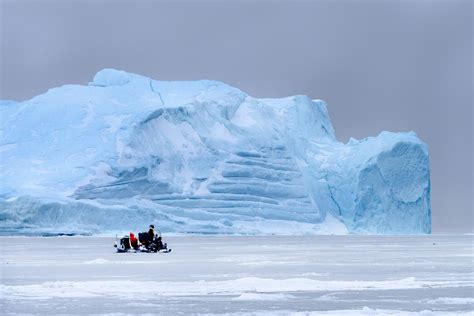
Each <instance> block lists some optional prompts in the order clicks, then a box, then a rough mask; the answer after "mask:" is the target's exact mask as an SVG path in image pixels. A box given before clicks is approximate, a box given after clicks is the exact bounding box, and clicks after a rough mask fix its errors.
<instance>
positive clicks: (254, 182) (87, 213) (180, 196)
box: [0, 69, 431, 234]
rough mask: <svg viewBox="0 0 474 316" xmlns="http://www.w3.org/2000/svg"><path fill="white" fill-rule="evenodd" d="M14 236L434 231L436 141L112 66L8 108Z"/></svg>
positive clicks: (1, 144)
mask: <svg viewBox="0 0 474 316" xmlns="http://www.w3.org/2000/svg"><path fill="white" fill-rule="evenodd" d="M0 111H1V112H0V113H1V117H0V178H1V179H2V180H1V181H0V231H2V232H3V233H9V232H10V233H28V232H31V233H35V232H37V233H44V232H52V233H56V232H77V233H98V232H104V231H119V230H122V229H125V230H128V229H134V228H139V227H144V226H146V225H147V224H148V223H151V222H154V223H155V224H157V225H158V226H159V227H160V228H161V230H162V231H167V232H178V233H224V234H271V233H276V234H302V233H348V232H349V233H429V232H430V230H431V210H430V178H429V163H428V150H427V146H426V145H425V144H424V143H423V142H421V141H420V140H419V139H418V137H417V136H416V135H415V134H414V133H413V132H409V133H391V132H382V133H381V134H380V135H378V136H377V137H369V138H366V139H362V140H355V139H351V140H350V141H349V142H348V143H347V144H343V143H341V142H339V141H337V140H336V138H335V135H334V130H333V127H332V125H331V121H330V120H329V116H328V112H327V109H326V104H325V103H324V102H323V101H321V100H311V99H310V98H308V97H307V96H291V97H286V98H281V99H258V98H253V97H250V96H248V95H247V94H245V93H244V92H242V91H240V90H239V89H236V88H233V87H231V86H228V85H226V84H224V83H221V82H217V81H208V80H201V81H155V80H152V79H149V78H146V77H143V76H139V75H135V74H131V73H127V72H124V71H118V70H114V69H104V70H102V71H100V72H98V73H97V74H96V75H95V77H94V79H93V81H92V82H91V83H90V84H89V85H88V86H82V85H66V86H62V87H59V88H54V89H51V90H49V91H48V92H47V93H45V94H43V95H39V96H37V97H34V98H33V99H31V100H28V101H24V102H14V101H2V102H0Z"/></svg>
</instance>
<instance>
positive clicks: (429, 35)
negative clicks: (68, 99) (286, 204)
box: [0, 0, 474, 233]
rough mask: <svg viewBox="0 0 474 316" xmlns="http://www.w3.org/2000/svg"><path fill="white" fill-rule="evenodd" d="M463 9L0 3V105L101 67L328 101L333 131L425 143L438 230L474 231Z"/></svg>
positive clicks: (467, 20) (468, 37)
mask: <svg viewBox="0 0 474 316" xmlns="http://www.w3.org/2000/svg"><path fill="white" fill-rule="evenodd" d="M473 33H474V32H473V3H472V2H471V1H467V0H466V1H463V0H454V1H383V2H379V1H374V0H363V1H350V0H340V1H325V0H324V1H296V2H291V1H283V0H274V1H270V0H268V1H247V0H241V1H227V2H225V3H223V2H220V1H214V0H206V1H199V2H197V1H183V0H178V1H139V2H135V3H133V5H131V4H130V2H128V1H122V0H119V1H111V0H102V1H96V2H93V1H88V0H75V1H70V2H67V3H65V2H61V1H34V0H33V1H26V0H23V1H10V0H0V100H9V99H11V100H26V99H30V98H32V97H34V96H36V95H38V94H41V93H44V92H46V91H47V90H48V89H50V88H53V87H57V86H61V85H64V84H87V83H88V82H89V81H91V80H92V78H93V76H94V74H95V73H96V72H97V71H99V70H101V69H103V68H116V69H121V70H125V71H129V72H133V73H137V74H140V75H144V76H149V77H151V78H153V79H156V80H197V79H213V80H219V81H223V82H225V83H227V84H230V85H232V86H235V87H237V88H239V89H241V90H243V91H245V92H247V93H248V94H250V95H251V96H254V97H284V96H289V95H296V94H305V95H308V96H310V97H311V98H313V99H323V100H325V101H326V102H327V104H328V111H329V115H330V117H331V120H332V123H333V126H334V129H335V132H336V135H337V137H338V139H339V140H340V141H343V142H347V141H348V139H349V138H350V137H354V138H358V139H360V138H364V137H368V136H376V135H378V134H379V133H380V132H382V131H384V130H388V131H394V132H401V131H410V130H413V131H415V132H416V133H417V134H418V136H419V137H420V138H421V139H422V140H423V141H424V142H426V143H427V144H428V146H429V149H430V168H431V185H432V189H431V202H432V211H433V226H432V227H433V232H434V233H449V232H462V233H464V232H472V231H473V230H474V222H473V221H474V219H473V212H474V209H473V207H474V206H473V205H474V203H473V196H474V189H473V177H474V176H473V151H474V149H473V128H472V125H473V71H474V68H473V64H474V63H473V35H474V34H473Z"/></svg>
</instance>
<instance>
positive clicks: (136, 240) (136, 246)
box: [130, 232, 139, 250]
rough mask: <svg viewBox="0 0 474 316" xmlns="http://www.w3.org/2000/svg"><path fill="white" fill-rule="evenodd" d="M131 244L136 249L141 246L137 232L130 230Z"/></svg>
mask: <svg viewBox="0 0 474 316" xmlns="http://www.w3.org/2000/svg"><path fill="white" fill-rule="evenodd" d="M130 246H131V247H132V248H133V249H135V250H137V249H138V247H139V245H138V239H137V237H135V234H134V233H132V232H130Z"/></svg>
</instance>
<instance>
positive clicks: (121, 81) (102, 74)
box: [89, 68, 132, 87]
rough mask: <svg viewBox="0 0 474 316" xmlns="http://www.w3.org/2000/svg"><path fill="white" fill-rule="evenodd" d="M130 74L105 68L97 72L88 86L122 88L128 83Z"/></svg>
mask: <svg viewBox="0 0 474 316" xmlns="http://www.w3.org/2000/svg"><path fill="white" fill-rule="evenodd" d="M131 76H132V74H130V73H128V72H126V71H123V70H117V69H113V68H105V69H102V70H100V71H99V72H97V73H96V74H95V76H94V79H93V80H92V82H91V83H89V85H92V86H98V87H111V86H123V85H125V84H127V83H129V82H130V78H131Z"/></svg>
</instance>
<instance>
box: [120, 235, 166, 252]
mask: <svg viewBox="0 0 474 316" xmlns="http://www.w3.org/2000/svg"><path fill="white" fill-rule="evenodd" d="M114 247H115V248H116V249H117V252H162V253H168V252H171V248H168V244H167V243H164V242H163V240H162V238H161V232H160V231H157V233H156V234H155V236H154V237H153V238H151V237H150V235H148V233H147V232H143V233H138V239H137V238H136V237H135V235H134V234H133V233H130V235H125V236H123V237H122V238H120V239H119V238H118V237H117V236H115V244H114Z"/></svg>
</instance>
